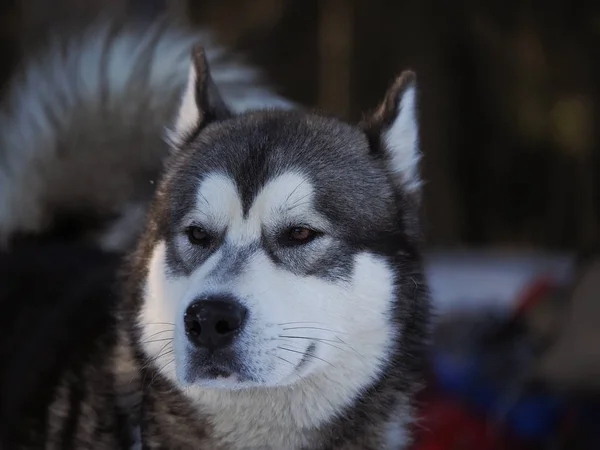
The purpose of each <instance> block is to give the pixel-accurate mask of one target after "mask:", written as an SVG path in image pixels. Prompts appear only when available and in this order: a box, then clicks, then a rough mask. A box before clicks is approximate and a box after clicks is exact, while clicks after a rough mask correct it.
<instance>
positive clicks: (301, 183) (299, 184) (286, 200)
mask: <svg viewBox="0 0 600 450" xmlns="http://www.w3.org/2000/svg"><path fill="white" fill-rule="evenodd" d="M304 183H306V179H304V180H302V181H301V182H300V183H298V186H296V187H295V188H294V190H293V191H292V192H290V194H289V195H288V196H287V197H286V199H285V202H284V203H287V202H288V201H289V199H290V197H291V196H292V195H294V192H296V191H297V190H298V188H299V187H300V186H302V185H303V184H304ZM307 195H308V194H306V195H304V196H303V197H301V198H300V199H299V200H302V199H304V198H306V196H307ZM299 200H296V202H298V201H299ZM294 204H295V203H294Z"/></svg>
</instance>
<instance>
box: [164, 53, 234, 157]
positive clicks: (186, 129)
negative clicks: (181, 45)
mask: <svg viewBox="0 0 600 450" xmlns="http://www.w3.org/2000/svg"><path fill="white" fill-rule="evenodd" d="M231 116H232V113H231V111H230V110H229V108H228V107H227V105H226V104H225V102H224V101H223V99H222V98H221V94H220V93H219V90H218V89H217V86H216V85H215V83H214V81H213V79H212V76H211V74H210V68H209V66H208V61H207V60H206V52H205V51H204V48H203V47H202V46H201V45H199V44H198V45H195V46H194V48H193V49H192V63H191V65H190V71H189V75H188V80H187V86H186V89H185V92H184V94H183V98H182V100H181V103H180V105H179V112H178V113H177V118H176V120H175V127H174V129H173V130H171V131H170V132H169V136H168V137H169V139H170V141H171V142H172V143H173V145H175V146H177V147H178V146H181V145H183V144H185V143H186V142H189V141H190V140H191V139H193V137H194V136H196V135H197V134H198V132H199V131H200V130H201V129H202V128H204V127H205V126H206V125H208V124H209V123H211V122H214V121H218V120H225V119H227V118H229V117H231Z"/></svg>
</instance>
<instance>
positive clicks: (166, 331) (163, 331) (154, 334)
mask: <svg viewBox="0 0 600 450" xmlns="http://www.w3.org/2000/svg"><path fill="white" fill-rule="evenodd" d="M171 331H173V330H162V331H158V332H156V333H153V334H151V335H150V336H146V339H150V338H151V337H153V336H156V335H157V334H161V333H168V332H171ZM142 342H144V341H142Z"/></svg>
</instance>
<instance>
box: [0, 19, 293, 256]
mask: <svg viewBox="0 0 600 450" xmlns="http://www.w3.org/2000/svg"><path fill="white" fill-rule="evenodd" d="M197 42H202V43H203V45H204V46H205V48H206V49H207V55H208V59H209V61H210V63H211V70H212V74H213V77H214V79H215V82H216V84H217V85H218V86H219V88H220V90H221V93H222V95H223V97H224V99H225V100H226V101H227V102H228V103H229V105H230V107H231V108H232V109H234V110H237V111H242V110H246V109H255V108H261V107H290V106H291V103H290V102H288V101H287V100H285V99H283V98H281V97H280V96H278V95H277V94H276V93H274V92H273V91H272V90H271V89H269V88H268V87H267V86H266V85H264V84H262V83H261V82H260V74H259V73H258V72H257V71H256V70H255V69H253V68H252V67H249V66H247V65H244V64H241V63H240V62H238V61H236V60H234V59H232V58H231V57H230V55H228V54H227V52H226V51H225V50H223V49H220V48H218V47H216V46H215V45H214V43H213V40H212V38H211V37H210V35H209V34H207V33H193V32H189V31H185V30H183V29H180V28H177V27H174V26H172V25H168V24H167V23H165V22H160V21H159V22H154V23H152V24H148V25H146V26H145V25H143V24H139V23H138V24H129V25H127V26H120V25H116V24H114V23H112V22H110V21H103V22H101V23H97V24H95V25H93V26H91V27H88V28H86V29H85V30H83V31H82V32H81V33H78V34H75V35H73V34H71V35H68V36H65V37H63V38H59V37H56V38H55V39H54V40H53V41H51V42H49V43H48V45H47V46H46V47H45V48H44V50H42V51H41V52H39V53H37V54H36V55H35V56H34V57H31V58H29V59H28V60H27V61H26V62H25V64H24V65H23V67H22V70H21V71H20V72H19V73H18V74H17V75H16V76H15V77H14V79H13V81H12V83H11V84H10V86H9V91H8V98H7V105H6V108H5V110H3V111H1V112H0V240H1V241H4V242H5V243H6V242H8V241H9V240H10V239H11V237H12V236H13V235H14V234H15V233H26V234H27V233H33V234H36V233H41V232H44V231H46V230H47V229H49V228H50V227H52V226H54V225H55V224H56V222H57V220H59V219H60V218H63V217H80V218H81V217H90V216H91V222H95V223H99V224H105V223H108V224H110V226H109V227H108V228H106V226H105V225H102V226H100V227H99V228H98V229H94V232H93V233H92V234H93V236H92V237H93V239H95V240H96V242H99V243H100V245H101V246H102V247H103V248H105V249H110V250H120V249H122V248H124V247H126V246H128V245H129V244H130V243H131V241H132V239H134V238H135V235H136V234H137V232H138V231H139V227H140V225H141V224H142V222H143V215H144V212H145V206H146V204H147V202H148V200H149V198H150V196H151V195H152V192H153V190H154V183H155V181H156V177H157V176H158V175H159V173H160V170H161V165H162V161H163V159H164V157H165V156H166V153H167V151H168V150H167V146H166V144H165V142H164V140H163V136H164V130H165V126H166V125H169V124H170V122H171V121H172V120H173V118H174V113H175V110H176V108H177V106H178V103H179V100H180V96H181V94H182V90H183V88H184V86H185V82H186V77H187V74H188V68H189V62H190V52H191V47H192V45H193V44H195V43H197Z"/></svg>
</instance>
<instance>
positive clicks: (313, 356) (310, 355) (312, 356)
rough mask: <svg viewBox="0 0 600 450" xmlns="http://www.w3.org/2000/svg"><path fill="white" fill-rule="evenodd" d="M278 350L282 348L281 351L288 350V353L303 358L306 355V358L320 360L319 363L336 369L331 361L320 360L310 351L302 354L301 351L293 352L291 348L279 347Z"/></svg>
mask: <svg viewBox="0 0 600 450" xmlns="http://www.w3.org/2000/svg"><path fill="white" fill-rule="evenodd" d="M277 348H280V349H281V350H287V351H288V352H293V353H298V354H300V355H302V356H305V355H306V356H308V357H310V358H314V359H318V360H319V361H323V362H324V363H325V364H329V365H330V366H331V367H333V368H334V369H335V366H334V365H333V364H331V363H330V362H329V361H326V360H324V359H323V358H319V357H318V356H316V355H315V354H314V353H312V352H308V351H306V352H300V351H297V350H292V349H290V348H285V347H279V346H278V347H277Z"/></svg>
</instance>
